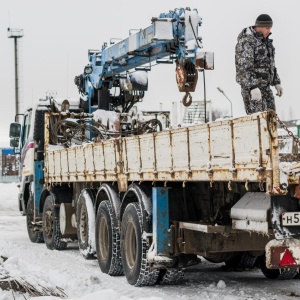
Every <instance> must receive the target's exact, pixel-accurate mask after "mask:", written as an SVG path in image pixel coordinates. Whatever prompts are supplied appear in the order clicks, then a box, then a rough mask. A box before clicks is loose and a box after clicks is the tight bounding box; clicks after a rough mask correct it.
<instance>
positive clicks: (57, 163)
mask: <svg viewBox="0 0 300 300" xmlns="http://www.w3.org/2000/svg"><path fill="white" fill-rule="evenodd" d="M53 154H54V157H53V159H54V165H55V166H54V181H56V182H57V181H60V180H61V163H60V150H59V151H54V153H53Z"/></svg>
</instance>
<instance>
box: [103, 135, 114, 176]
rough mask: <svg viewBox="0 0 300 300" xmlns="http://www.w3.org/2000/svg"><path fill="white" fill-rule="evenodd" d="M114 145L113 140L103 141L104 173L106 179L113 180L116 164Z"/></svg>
mask: <svg viewBox="0 0 300 300" xmlns="http://www.w3.org/2000/svg"><path fill="white" fill-rule="evenodd" d="M115 151H116V147H115V141H114V140H111V141H106V142H104V143H103V156H104V160H105V162H104V163H105V174H106V177H105V178H106V180H107V181H115V180H116V178H117V176H116V175H117V164H116V153H115Z"/></svg>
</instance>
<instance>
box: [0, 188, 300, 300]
mask: <svg viewBox="0 0 300 300" xmlns="http://www.w3.org/2000/svg"><path fill="white" fill-rule="evenodd" d="M0 256H4V257H8V260H6V261H5V262H4V263H2V265H3V266H4V268H5V270H6V271H8V272H9V274H10V275H11V276H12V277H13V278H21V277H22V278H23V279H25V280H26V281H27V282H29V283H31V284H32V285H34V286H38V284H40V285H42V286H46V287H48V288H55V287H60V288H62V289H63V290H64V293H65V294H66V295H67V296H68V299H74V300H75V299H80V300H83V299H84V300H96V299H103V300H106V299H109V300H119V299H120V300H129V299H143V300H163V299H164V300H171V299H172V300H176V299H227V300H228V299H278V300H279V299H297V298H298V297H300V280H299V279H298V280H297V279H295V280H289V281H280V280H275V281H270V280H267V279H265V277H264V276H263V275H262V274H261V273H260V271H259V270H252V271H247V272H246V271H245V272H225V271H222V268H221V266H222V265H214V264H210V263H208V262H206V261H204V262H202V263H201V264H199V266H197V267H191V268H188V269H187V270H186V272H185V277H184V280H183V283H182V284H180V285H178V286H159V285H157V286H154V287H143V288H136V287H133V286H130V285H129V284H128V283H127V281H126V279H125V277H124V276H122V277H110V276H108V275H105V274H102V273H101V271H100V269H99V267H98V262H97V260H89V261H86V260H84V258H83V257H82V256H81V255H80V253H79V251H78V248H77V245H76V243H73V244H70V245H69V246H68V248H67V250H65V251H61V252H59V251H50V250H47V249H46V246H45V245H44V244H33V243H31V242H30V241H29V239H28V237H27V230H26V224H25V217H22V216H20V213H19V212H18V208H17V188H16V186H15V184H0ZM0 262H1V261H0ZM0 271H1V269H0ZM0 273H1V272H0ZM0 275H1V274H0ZM24 296H25V298H26V299H30V296H28V295H27V294H25V295H21V294H18V293H16V292H14V294H13V293H12V291H2V290H1V289H0V300H11V299H14V297H15V299H18V300H19V299H23V300H24ZM34 299H43V300H44V299H48V300H49V299H51V300H53V299H58V298H56V297H53V296H49V297H37V298H34Z"/></svg>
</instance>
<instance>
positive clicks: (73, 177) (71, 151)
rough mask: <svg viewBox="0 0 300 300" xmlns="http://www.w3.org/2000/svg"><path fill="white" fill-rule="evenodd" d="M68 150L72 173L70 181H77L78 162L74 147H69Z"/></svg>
mask: <svg viewBox="0 0 300 300" xmlns="http://www.w3.org/2000/svg"><path fill="white" fill-rule="evenodd" d="M67 151H68V158H69V162H70V163H69V173H70V181H76V180H77V177H76V175H77V168H76V166H77V164H76V154H75V149H74V148H71V149H70V148H69V149H67Z"/></svg>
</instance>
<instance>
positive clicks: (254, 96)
mask: <svg viewBox="0 0 300 300" xmlns="http://www.w3.org/2000/svg"><path fill="white" fill-rule="evenodd" d="M251 100H256V101H261V91H260V89H259V88H255V89H253V90H251Z"/></svg>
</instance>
